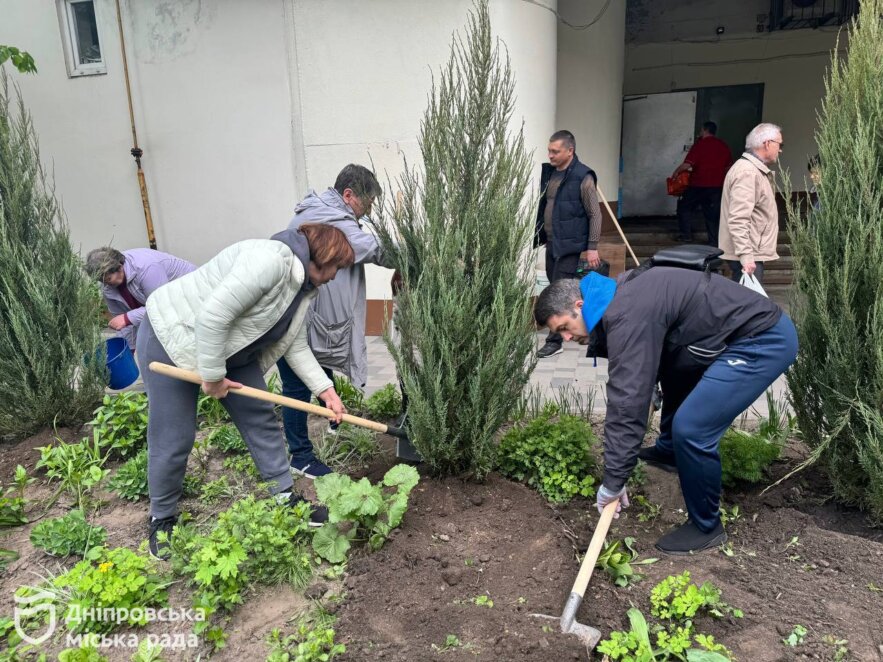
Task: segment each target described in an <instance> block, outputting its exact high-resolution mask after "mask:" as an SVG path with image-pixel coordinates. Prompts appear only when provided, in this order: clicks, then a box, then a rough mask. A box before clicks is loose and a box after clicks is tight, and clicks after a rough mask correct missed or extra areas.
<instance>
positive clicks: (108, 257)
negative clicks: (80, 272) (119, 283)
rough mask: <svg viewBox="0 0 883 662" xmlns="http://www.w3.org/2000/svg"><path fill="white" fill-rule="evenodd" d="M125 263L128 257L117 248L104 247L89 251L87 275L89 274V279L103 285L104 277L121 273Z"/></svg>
mask: <svg viewBox="0 0 883 662" xmlns="http://www.w3.org/2000/svg"><path fill="white" fill-rule="evenodd" d="M125 261H126V256H125V255H123V254H122V253H120V252H119V251H118V250H117V249H116V248H111V247H110V246H102V247H101V248H96V249H95V250H92V251H89V254H88V255H87V256H86V273H87V274H89V278H94V279H95V280H97V281H98V282H99V283H103V282H104V277H105V276H107V275H108V274H112V273H115V272H117V271H119V270H120V267H122V266H123V263H124V262H125Z"/></svg>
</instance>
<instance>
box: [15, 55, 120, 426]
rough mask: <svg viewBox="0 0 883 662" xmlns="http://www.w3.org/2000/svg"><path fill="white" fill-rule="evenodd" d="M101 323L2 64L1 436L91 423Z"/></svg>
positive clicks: (99, 373) (97, 389)
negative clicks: (88, 417) (53, 424)
mask: <svg viewBox="0 0 883 662" xmlns="http://www.w3.org/2000/svg"><path fill="white" fill-rule="evenodd" d="M98 320H99V318H98V315H97V314H96V309H95V297H94V288H93V286H92V284H91V283H90V282H89V281H88V280H87V279H86V276H85V274H84V273H83V269H82V266H81V264H80V260H79V258H78V256H77V255H76V254H75V253H74V251H73V249H72V248H71V244H70V241H69V239H68V230H67V226H66V223H65V220H64V217H63V215H62V212H61V210H60V209H59V207H58V203H57V201H56V199H55V195H54V193H53V190H52V186H51V184H50V183H49V182H48V181H47V178H46V176H45V174H44V172H43V169H42V166H41V165H40V154H39V150H38V147H37V138H36V134H35V132H34V127H33V125H32V123H31V118H30V115H29V114H28V112H27V110H26V109H25V107H24V104H23V103H22V99H21V95H20V94H19V93H18V92H17V91H16V92H15V94H14V96H11V95H10V86H9V81H8V79H7V77H6V73H5V71H4V70H3V68H2V67H0V438H5V437H10V436H21V435H25V434H27V433H29V432H33V431H35V430H37V429H38V428H40V427H41V426H44V425H47V424H52V423H53V422H57V423H58V424H71V423H75V422H81V421H82V420H84V419H85V418H86V416H88V414H89V411H90V410H91V409H92V407H93V406H94V404H95V402H96V401H97V400H98V397H99V394H100V392H101V388H102V379H103V365H102V363H101V361H100V360H98V359H93V358H89V357H94V356H95V352H96V348H97V347H98V346H99V344H100V328H99V321H98ZM87 358H88V359H89V360H84V359H87Z"/></svg>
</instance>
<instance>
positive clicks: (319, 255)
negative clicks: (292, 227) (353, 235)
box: [297, 223, 356, 269]
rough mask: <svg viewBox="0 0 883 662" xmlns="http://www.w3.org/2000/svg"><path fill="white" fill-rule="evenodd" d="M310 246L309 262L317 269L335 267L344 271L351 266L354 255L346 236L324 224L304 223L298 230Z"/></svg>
mask: <svg viewBox="0 0 883 662" xmlns="http://www.w3.org/2000/svg"><path fill="white" fill-rule="evenodd" d="M297 231H298V232H300V233H301V234H302V235H303V236H304V237H306V238H307V243H308V244H309V245H310V261H311V262H314V263H315V264H316V266H317V267H319V268H322V267H325V266H329V265H330V266H335V267H337V268H338V269H346V268H347V267H351V266H353V263H354V262H355V261H356V254H355V252H354V251H353V247H352V246H351V245H350V242H349V241H347V238H346V235H345V234H344V233H343V232H341V231H340V230H338V229H337V228H335V227H333V226H331V225H328V224H326V223H304V224H303V225H301V226H300V227H299V228H298V230H297Z"/></svg>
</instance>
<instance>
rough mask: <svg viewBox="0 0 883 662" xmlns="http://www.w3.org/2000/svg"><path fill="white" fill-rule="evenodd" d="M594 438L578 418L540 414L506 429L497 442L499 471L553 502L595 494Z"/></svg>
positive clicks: (588, 428) (590, 430)
mask: <svg viewBox="0 0 883 662" xmlns="http://www.w3.org/2000/svg"><path fill="white" fill-rule="evenodd" d="M594 440H595V436H594V434H593V433H592V428H591V427H590V426H589V424H588V423H587V422H586V421H585V420H584V419H582V418H578V417H576V416H561V417H560V418H558V419H553V417H552V415H551V414H549V413H545V414H541V415H540V416H538V417H537V418H535V419H534V420H532V421H530V422H529V423H527V425H524V426H519V427H515V428H512V429H511V430H509V431H508V432H507V433H506V434H505V435H504V436H503V439H502V441H501V442H500V448H499V465H500V466H499V468H500V471H501V472H502V473H503V474H504V475H506V476H509V477H510V478H513V479H515V480H518V481H521V482H523V483H526V484H527V485H529V486H531V487H533V488H535V489H536V490H538V491H539V492H540V494H542V495H543V496H544V497H546V499H548V500H549V501H552V502H555V503H562V502H566V501H569V500H570V499H572V498H573V497H575V496H576V495H580V496H584V497H587V498H588V497H592V496H594V494H595V487H594V485H595V478H594V477H593V476H592V474H593V473H594V472H595V471H596V466H595V461H594V458H593V457H592V454H591V452H590V448H591V445H592V443H594Z"/></svg>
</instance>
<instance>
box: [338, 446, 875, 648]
mask: <svg viewBox="0 0 883 662" xmlns="http://www.w3.org/2000/svg"><path fill="white" fill-rule="evenodd" d="M646 473H647V479H646V482H645V484H644V486H643V487H642V488H640V490H639V492H642V493H643V494H644V495H645V496H646V497H647V498H648V499H649V500H650V501H651V502H653V503H657V504H661V505H662V510H661V514H660V515H659V517H658V518H657V519H656V520H654V521H652V522H648V523H644V522H640V521H639V520H638V517H637V516H638V514H639V513H640V512H641V509H640V508H639V507H637V506H635V505H633V506H632V507H631V508H629V509H628V510H627V511H626V512H625V513H624V514H623V516H622V517H621V518H620V519H618V520H616V521H615V522H614V525H613V527H612V529H611V532H610V534H609V538H622V537H625V536H631V537H634V538H635V539H636V544H637V548H638V550H639V552H640V553H641V557H642V558H646V557H652V556H657V553H655V551H654V548H653V544H654V542H655V540H656V539H657V538H658V537H659V536H660V535H662V534H663V533H665V532H666V531H667V530H669V529H670V528H671V527H673V526H675V525H678V524H680V523H681V522H683V521H684V515H683V513H682V512H681V511H680V510H679V509H680V508H683V503H682V500H681V495H680V488H679V486H678V483H677V477H676V476H673V475H671V474H668V473H665V472H663V471H659V470H656V469H652V468H648V469H647V470H646ZM775 473H776V474H778V475H784V473H786V465H785V463H780V464H778V465H777V466H776V467H775ZM759 492H760V490H759V489H753V488H752V489H748V490H734V491H730V492H728V493H726V494H725V496H724V500H725V502H726V503H727V504H728V505H730V506H732V505H734V504H738V505H739V507H740V511H741V518H740V519H739V520H738V521H737V522H735V523H734V524H732V525H730V527H729V533H730V543H731V545H732V556H727V555H725V554H724V553H722V552H721V551H720V550H717V549H716V550H712V551H709V552H706V553H703V554H699V555H696V556H693V557H686V558H684V557H665V556H662V555H660V556H661V558H660V560H659V561H658V562H657V563H654V564H652V565H649V566H641V570H640V571H641V572H643V573H645V574H646V579H645V580H644V581H642V582H640V583H638V584H636V585H635V586H633V587H630V588H618V587H616V586H614V585H613V583H612V582H611V581H610V580H609V579H608V578H607V576H606V575H604V574H596V575H595V576H594V577H593V579H592V581H591V584H590V586H589V589H588V591H587V594H586V597H585V599H584V601H583V605H582V607H581V609H580V611H579V615H578V620H579V621H580V622H581V623H586V624H590V625H594V626H596V627H598V628H599V629H600V630H601V631H602V633H604V635H605V636H606V635H607V634H608V633H609V632H610V631H611V630H613V629H627V627H628V625H627V618H626V611H627V610H628V609H629V608H630V607H631V606H632V605H634V606H637V607H639V608H641V609H642V611H644V612H645V613H648V612H649V592H650V589H651V588H652V587H653V586H654V585H655V584H656V583H657V582H659V581H661V580H662V579H664V578H665V577H666V576H668V575H671V574H677V573H680V572H682V571H684V570H689V571H690V572H691V574H692V576H693V579H694V581H696V582H699V583H701V582H703V581H706V580H710V581H712V582H713V583H714V584H716V585H717V586H718V587H720V588H721V589H722V592H723V598H724V600H726V601H727V602H728V603H729V604H731V605H733V606H735V607H738V608H740V609H742V610H743V611H744V612H745V616H744V618H741V619H732V618H731V619H728V620H724V621H718V622H715V621H713V620H710V619H700V620H699V621H698V622H697V626H698V628H699V630H700V631H703V632H706V633H708V634H713V635H714V636H715V637H716V639H717V640H718V641H720V642H722V643H724V644H725V645H726V646H728V647H729V648H730V649H731V650H732V651H733V652H734V653H735V654H736V655H737V657H738V659H739V660H743V661H751V662H763V661H773V660H802V659H817V660H833V659H835V658H834V654H835V650H836V647H835V646H834V645H833V643H827V642H826V641H825V639H826V637H827V636H830V637H832V639H831V640H830V641H832V642H833V641H836V640H840V639H846V640H847V641H848V643H847V644H846V647H847V648H848V649H849V657H846V658H843V659H851V660H861V661H868V662H871V661H875V660H883V652H881V651H883V648H881V646H883V592H880V590H879V589H878V588H877V587H883V530H880V529H873V528H871V527H869V526H868V525H867V523H866V521H865V517H864V516H863V515H862V514H861V513H859V512H857V511H853V510H849V509H846V508H841V507H838V506H835V505H832V504H826V503H822V499H823V497H822V495H825V494H827V493H829V490H828V488H827V486H826V485H825V483H824V480H823V479H822V478H821V477H820V475H819V474H818V473H816V472H809V473H806V474H804V475H801V476H799V477H797V478H795V479H792V480H790V481H787V482H785V483H783V484H782V485H781V486H778V487H775V488H773V489H771V490H770V491H769V492H768V493H767V494H765V495H760V494H759ZM596 520H597V512H596V511H595V510H594V508H593V507H592V504H591V503H587V502H584V501H583V502H580V503H577V502H573V503H571V504H570V505H569V506H567V507H565V508H557V509H556V508H552V507H550V506H548V505H547V504H546V503H545V502H544V501H543V500H542V499H541V498H540V497H539V496H538V495H537V494H536V493H535V492H533V491H532V490H529V489H527V488H525V487H522V486H520V485H516V484H514V483H512V482H509V481H507V480H506V479H504V478H501V477H499V476H496V475H492V476H491V477H490V478H489V479H488V480H487V482H486V483H485V484H483V485H476V484H473V483H468V482H463V481H460V480H457V479H448V480H443V481H437V480H423V481H422V482H421V483H420V485H419V486H418V487H417V488H416V490H415V494H414V497H413V505H412V507H411V509H410V510H409V511H408V514H407V516H406V518H405V524H404V526H403V527H402V529H401V531H400V532H399V533H398V534H397V535H396V536H395V537H394V539H393V540H392V541H391V542H390V543H389V544H388V545H387V546H386V547H385V548H384V549H383V550H382V551H380V552H378V553H376V554H372V555H362V556H360V557H358V558H355V559H353V560H351V562H350V565H349V571H350V575H349V577H348V578H347V580H346V589H347V596H346V600H345V601H344V603H343V606H342V608H341V610H340V612H339V616H340V620H339V621H338V633H339V636H340V637H341V638H342V639H343V640H344V641H345V642H346V643H347V646H348V651H347V654H346V656H345V659H348V660H374V659H386V660H394V661H399V660H401V661H402V662H404V661H405V660H408V661H411V660H427V659H434V658H435V657H436V656H437V655H439V653H438V652H437V651H436V650H435V649H434V648H433V644H435V645H436V646H437V647H442V646H443V644H444V642H445V640H446V638H447V636H448V635H449V634H453V635H456V636H457V638H458V639H459V641H460V642H461V644H462V646H461V647H459V648H456V649H449V650H447V651H445V652H444V659H451V660H456V659H463V660H470V659H474V656H476V655H478V656H479V659H486V660H544V661H546V662H549V661H551V660H570V659H588V658H587V656H586V653H585V649H584V648H582V647H581V646H580V644H579V643H578V642H577V641H576V640H575V638H574V637H566V636H563V635H560V634H557V633H556V632H555V631H554V628H553V629H552V631H548V630H549V628H548V627H546V629H545V630H544V628H543V625H546V624H545V623H543V622H542V621H538V620H535V619H533V618H531V617H530V614H531V613H532V612H541V613H546V614H555V615H557V614H560V611H561V608H562V607H563V604H564V600H565V599H566V597H567V595H568V593H569V592H570V587H571V584H572V582H573V580H574V578H575V576H576V573H577V571H578V563H577V557H576V550H580V551H582V550H584V549H585V547H586V546H587V545H588V541H589V539H590V538H591V534H592V531H593V529H594V523H595V522H596ZM795 539H796V540H795ZM792 540H793V542H792ZM483 594H487V595H489V596H490V598H491V599H492V600H493V602H494V606H493V608H488V607H485V606H477V605H475V604H474V603H471V602H469V599H470V598H474V597H475V596H478V595H483ZM798 624H800V625H803V626H805V627H806V628H807V629H808V631H809V634H808V635H807V637H806V640H805V643H804V644H803V645H801V646H798V647H795V648H788V647H786V646H785V645H784V644H783V642H782V639H783V638H785V637H786V636H787V635H788V634H789V633H790V632H791V630H792V629H793V628H794V626H795V625H798ZM552 625H553V626H554V625H555V624H554V623H552ZM598 657H600V656H596V658H598Z"/></svg>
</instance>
